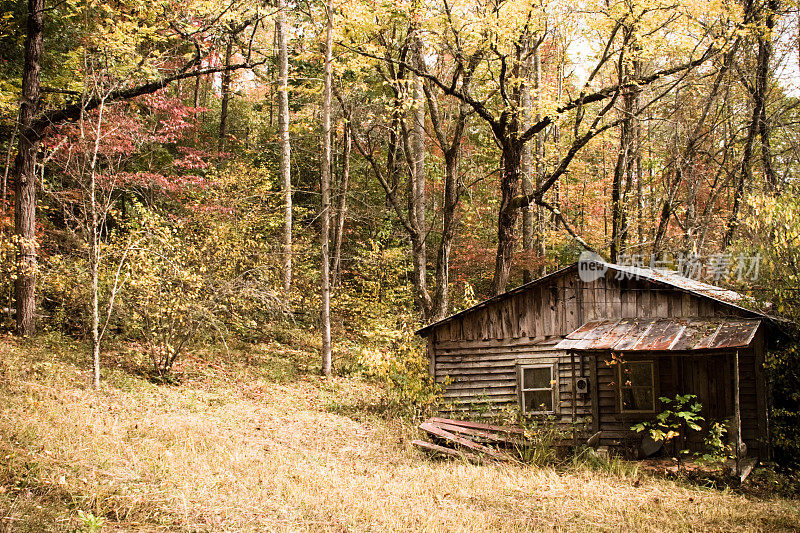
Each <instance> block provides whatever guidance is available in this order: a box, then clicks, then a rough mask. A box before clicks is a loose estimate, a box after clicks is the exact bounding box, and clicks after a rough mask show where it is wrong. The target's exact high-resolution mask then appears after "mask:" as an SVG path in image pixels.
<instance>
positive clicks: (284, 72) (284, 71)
mask: <svg viewBox="0 0 800 533" xmlns="http://www.w3.org/2000/svg"><path fill="white" fill-rule="evenodd" d="M276 2H277V4H276V7H277V9H278V13H277V14H276V16H275V39H276V41H277V45H278V137H279V139H280V145H281V157H280V160H279V161H280V173H281V188H282V189H283V198H284V215H283V216H284V221H283V224H284V226H283V290H284V292H287V293H288V292H289V289H291V287H292V174H291V163H292V148H291V144H290V142H289V52H288V44H287V36H286V2H285V0H276Z"/></svg>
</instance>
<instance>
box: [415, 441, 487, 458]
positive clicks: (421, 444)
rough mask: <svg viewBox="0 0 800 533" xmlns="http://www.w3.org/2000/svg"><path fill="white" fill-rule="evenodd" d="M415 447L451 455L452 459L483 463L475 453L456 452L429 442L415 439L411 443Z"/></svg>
mask: <svg viewBox="0 0 800 533" xmlns="http://www.w3.org/2000/svg"><path fill="white" fill-rule="evenodd" d="M411 444H412V445H413V446H416V447H417V448H422V449H423V450H426V451H429V452H435V453H441V454H444V455H449V456H451V457H459V458H463V459H467V460H469V461H472V462H474V463H483V462H484V461H483V458H482V457H481V456H480V455H475V454H474V453H469V452H465V451H461V450H454V449H453V448H446V447H445V446H439V445H438V444H433V443H430V442H428V441H424V440H418V439H414V440H412V441H411Z"/></svg>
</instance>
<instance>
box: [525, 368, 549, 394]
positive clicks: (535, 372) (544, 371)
mask: <svg viewBox="0 0 800 533" xmlns="http://www.w3.org/2000/svg"><path fill="white" fill-rule="evenodd" d="M551 370H552V369H551V368H550V367H542V368H523V369H522V377H523V384H522V388H523V389H549V388H550V387H552V386H553V385H552V384H551V383H550V379H551V378H550V371H551Z"/></svg>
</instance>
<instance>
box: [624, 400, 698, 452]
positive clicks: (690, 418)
mask: <svg viewBox="0 0 800 533" xmlns="http://www.w3.org/2000/svg"><path fill="white" fill-rule="evenodd" d="M659 400H660V401H661V403H663V404H664V405H665V406H667V407H665V409H664V410H663V411H661V412H660V413H659V414H657V415H656V417H655V419H654V420H649V421H645V422H640V423H638V424H636V425H634V426H631V429H632V430H633V431H636V432H637V433H641V432H644V431H647V432H648V434H649V435H650V437H651V438H652V439H653V440H654V441H662V440H663V441H665V442H669V441H672V440H673V439H675V438H676V437H680V438H681V441H683V440H684V439H685V438H686V431H687V429H691V430H694V431H700V430H702V429H703V428H702V427H700V422H702V421H703V417H702V416H700V411H701V410H702V408H703V406H702V405H701V404H700V402H698V401H697V396H696V395H694V394H683V395H681V394H676V395H675V398H673V399H670V398H666V397H663V396H662V397H660V398H659ZM670 404H671V405H670ZM673 442H674V441H673ZM686 453H688V452H687V451H686V450H683V449H681V450H677V455H678V457H680V456H681V454H686Z"/></svg>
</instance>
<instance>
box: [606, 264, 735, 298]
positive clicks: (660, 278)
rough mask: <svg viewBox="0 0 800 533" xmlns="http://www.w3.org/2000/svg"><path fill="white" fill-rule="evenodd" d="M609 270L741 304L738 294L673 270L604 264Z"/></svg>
mask: <svg viewBox="0 0 800 533" xmlns="http://www.w3.org/2000/svg"><path fill="white" fill-rule="evenodd" d="M606 265H607V266H608V268H609V269H611V270H616V271H617V272H619V273H621V274H623V275H628V276H630V277H633V278H643V279H647V280H650V281H656V282H661V283H666V284H668V285H671V286H673V287H676V288H678V289H682V290H685V291H689V292H693V293H695V294H698V295H700V296H705V297H707V298H712V299H714V300H719V301H723V302H726V303H733V304H736V303H741V302H742V301H743V300H744V296H742V295H741V294H739V293H738V292H734V291H731V290H728V289H723V288H722V287H717V286H716V285H710V284H708V283H704V282H702V281H699V280H696V279H692V278H687V277H684V276H681V275H680V274H679V273H678V272H676V271H674V270H665V269H654V268H642V267H635V266H625V265H615V264H612V263H606Z"/></svg>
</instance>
